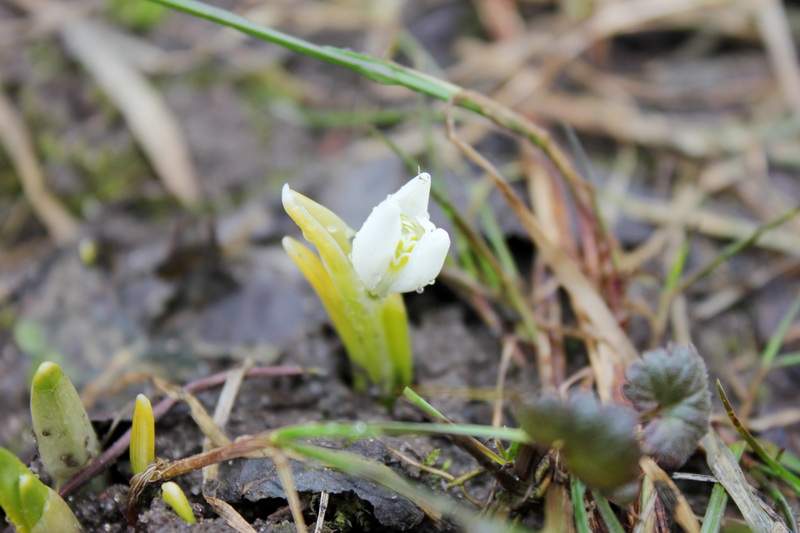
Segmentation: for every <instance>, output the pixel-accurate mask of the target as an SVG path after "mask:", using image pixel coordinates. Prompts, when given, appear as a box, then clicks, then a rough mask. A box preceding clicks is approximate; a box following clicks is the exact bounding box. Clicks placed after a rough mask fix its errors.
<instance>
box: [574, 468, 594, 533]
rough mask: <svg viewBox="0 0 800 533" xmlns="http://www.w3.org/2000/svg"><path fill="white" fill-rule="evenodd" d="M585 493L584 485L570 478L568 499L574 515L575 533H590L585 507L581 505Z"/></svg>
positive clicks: (576, 479)
mask: <svg viewBox="0 0 800 533" xmlns="http://www.w3.org/2000/svg"><path fill="white" fill-rule="evenodd" d="M585 493H586V485H584V484H583V481H581V480H580V479H578V478H577V477H575V476H574V475H573V476H570V497H571V498H572V509H573V511H574V515H575V531H577V532H578V533H590V531H591V530H590V529H589V517H588V516H587V515H586V506H585V505H584V504H583V495H584V494H585Z"/></svg>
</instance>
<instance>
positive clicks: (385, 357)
mask: <svg viewBox="0 0 800 533" xmlns="http://www.w3.org/2000/svg"><path fill="white" fill-rule="evenodd" d="M430 187H431V177H430V175H429V174H427V173H422V174H420V175H419V176H417V177H415V178H413V179H412V180H411V181H410V182H408V183H407V184H406V185H404V186H403V187H402V188H401V189H400V190H399V191H397V192H396V193H395V194H392V195H390V196H389V197H388V198H387V199H386V200H384V201H383V202H381V203H380V204H379V205H378V206H377V207H375V208H374V209H373V211H372V214H370V216H369V217H368V218H367V220H366V222H364V225H363V226H362V228H361V230H360V231H359V232H358V233H355V232H354V231H353V230H352V229H350V227H349V226H348V225H347V224H346V223H345V222H344V221H343V220H342V219H341V218H339V217H338V216H337V215H336V214H334V213H333V212H332V211H330V210H329V209H327V208H325V207H323V206H321V205H320V204H318V203H316V202H314V201H313V200H311V199H309V198H307V197H305V196H303V195H302V194H299V193H297V192H295V191H293V190H291V189H290V188H289V186H288V185H284V187H283V193H282V200H283V206H284V208H285V209H286V212H287V213H288V214H289V216H291V217H292V219H293V220H294V221H295V222H296V223H297V225H298V226H300V228H301V229H302V230H303V235H304V236H305V237H306V239H307V240H309V241H310V242H311V243H313V244H314V245H315V246H316V248H317V251H318V252H319V257H318V256H317V255H316V254H314V253H313V252H312V251H311V250H309V249H308V248H307V247H305V246H304V245H302V244H300V242H298V241H297V240H295V239H293V238H291V237H284V239H283V247H284V248H285V249H286V251H287V253H288V254H289V256H290V257H291V258H292V260H293V261H294V262H295V263H296V264H297V265H298V267H299V268H300V270H301V271H302V272H303V274H304V275H305V277H306V279H308V281H309V283H311V285H312V286H313V287H314V290H315V291H316V292H317V295H318V296H319V297H320V299H321V300H322V303H323V305H324V306H325V309H326V310H327V311H328V314H329V315H330V316H331V321H332V322H333V325H334V327H335V328H336V330H337V331H338V333H339V336H340V337H341V338H342V342H344V345H345V348H346V349H347V353H348V355H349V356H350V361H351V362H352V363H353V367H354V374H355V384H356V388H363V387H364V386H365V384H366V381H367V380H369V381H371V382H372V383H376V384H378V385H379V386H380V387H381V388H382V391H383V392H384V393H385V394H389V393H391V392H392V391H393V390H402V388H403V387H404V386H405V385H408V384H409V383H410V382H411V378H412V373H413V371H412V357H411V343H410V339H409V334H408V318H407V315H406V310H405V305H404V303H403V299H402V296H401V295H400V294H399V293H401V292H408V291H413V290H417V291H421V290H422V289H423V287H425V286H427V285H430V284H431V283H433V281H434V278H436V276H437V275H438V274H439V271H440V270H441V268H442V265H443V264H444V260H445V257H446V256H447V251H448V249H449V247H450V237H449V236H448V235H447V232H446V231H444V230H443V229H437V228H436V227H435V226H434V225H433V224H432V223H431V222H430V217H429V215H428V197H429V195H430ZM351 239H352V243H351Z"/></svg>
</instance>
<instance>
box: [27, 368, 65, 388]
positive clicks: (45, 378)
mask: <svg viewBox="0 0 800 533" xmlns="http://www.w3.org/2000/svg"><path fill="white" fill-rule="evenodd" d="M63 375H64V373H63V372H61V369H60V368H59V367H58V365H57V364H55V363H51V362H50V361H46V362H44V363H42V364H41V365H39V368H38V370H36V374H34V375H33V388H34V389H39V390H50V389H53V388H55V387H56V385H57V384H58V381H59V380H60V379H61V376H63Z"/></svg>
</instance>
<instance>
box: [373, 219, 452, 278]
mask: <svg viewBox="0 0 800 533" xmlns="http://www.w3.org/2000/svg"><path fill="white" fill-rule="evenodd" d="M449 249H450V236H449V235H448V234H447V232H446V231H445V230H443V229H441V228H439V229H437V230H436V231H432V232H430V233H426V234H424V235H423V236H422V237H421V238H420V240H419V242H418V243H417V245H416V246H415V247H414V250H413V251H412V252H411V256H410V257H409V258H408V263H406V264H405V266H404V267H403V269H402V270H401V271H400V272H399V273H398V274H397V277H396V278H395V279H394V280H392V284H391V285H390V286H389V290H388V291H387V292H389V293H392V292H410V291H415V290H417V289H419V288H422V287H424V286H426V285H430V284H431V283H433V281H434V280H435V279H436V276H438V275H439V272H441V270H442V266H443V265H444V260H445V258H446V257H447V251H448V250H449Z"/></svg>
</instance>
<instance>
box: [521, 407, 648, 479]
mask: <svg viewBox="0 0 800 533" xmlns="http://www.w3.org/2000/svg"><path fill="white" fill-rule="evenodd" d="M519 418H520V423H521V426H522V429H524V430H525V432H526V433H528V435H530V436H531V438H532V439H533V440H534V441H535V442H537V443H539V444H542V445H545V446H552V447H554V448H557V449H559V450H560V452H561V460H562V461H563V463H564V465H565V466H566V467H567V468H568V469H569V471H570V472H571V473H573V474H575V475H576V476H578V477H579V478H581V480H583V481H584V482H585V483H586V484H587V485H591V486H593V487H595V488H598V489H600V490H603V491H608V490H612V489H614V488H617V487H620V486H622V485H624V484H625V483H628V482H630V481H633V480H635V479H636V477H637V476H638V474H639V467H638V464H639V457H640V455H641V452H640V451H639V445H638V444H637V442H636V439H635V438H634V436H633V435H634V429H635V426H636V415H635V413H634V412H633V411H631V410H630V409H626V408H624V407H621V406H617V405H612V406H602V405H600V404H599V403H598V402H597V400H596V399H595V398H594V397H593V396H590V395H588V394H581V395H578V396H575V397H574V398H572V399H571V400H570V401H569V402H568V403H566V404H564V403H561V402H559V401H558V400H557V399H555V398H550V397H546V398H543V399H541V400H539V401H538V402H537V403H535V404H533V405H528V406H523V407H522V408H521V410H520V414H519Z"/></svg>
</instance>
